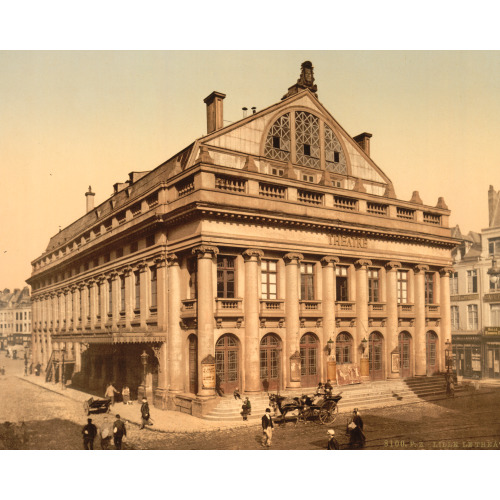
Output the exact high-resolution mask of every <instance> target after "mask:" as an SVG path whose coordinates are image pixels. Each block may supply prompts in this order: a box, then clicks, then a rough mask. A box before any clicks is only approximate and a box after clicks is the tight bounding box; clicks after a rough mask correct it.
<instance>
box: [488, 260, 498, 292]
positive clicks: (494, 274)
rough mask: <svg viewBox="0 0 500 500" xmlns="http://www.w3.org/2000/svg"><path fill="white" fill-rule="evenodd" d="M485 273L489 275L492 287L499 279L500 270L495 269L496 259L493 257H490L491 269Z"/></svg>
mask: <svg viewBox="0 0 500 500" xmlns="http://www.w3.org/2000/svg"><path fill="white" fill-rule="evenodd" d="M486 273H487V274H489V275H490V282H491V283H492V284H493V285H496V283H497V282H498V279H499V277H500V269H499V268H498V267H497V259H495V256H494V255H492V257H491V267H490V268H489V269H488V271H486Z"/></svg>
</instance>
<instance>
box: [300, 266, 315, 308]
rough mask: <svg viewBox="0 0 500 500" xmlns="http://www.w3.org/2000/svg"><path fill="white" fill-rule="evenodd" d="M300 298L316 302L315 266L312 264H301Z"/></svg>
mask: <svg viewBox="0 0 500 500" xmlns="http://www.w3.org/2000/svg"><path fill="white" fill-rule="evenodd" d="M300 298H301V300H314V264H312V263H310V262H304V263H302V264H300Z"/></svg>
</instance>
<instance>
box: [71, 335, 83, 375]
mask: <svg viewBox="0 0 500 500" xmlns="http://www.w3.org/2000/svg"><path fill="white" fill-rule="evenodd" d="M73 346H74V350H75V373H78V372H81V371H82V346H81V344H80V342H74V343H73Z"/></svg>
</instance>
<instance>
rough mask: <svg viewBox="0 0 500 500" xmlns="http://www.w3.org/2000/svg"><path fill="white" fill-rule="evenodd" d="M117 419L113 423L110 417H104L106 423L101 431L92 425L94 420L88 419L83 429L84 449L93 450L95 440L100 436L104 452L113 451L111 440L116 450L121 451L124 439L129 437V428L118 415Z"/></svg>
mask: <svg viewBox="0 0 500 500" xmlns="http://www.w3.org/2000/svg"><path fill="white" fill-rule="evenodd" d="M115 418H116V420H115V421H114V423H111V422H110V420H109V419H108V417H104V421H103V423H102V425H101V427H100V428H99V429H97V427H96V426H95V425H94V424H93V423H92V419H91V418H88V419H87V425H85V426H84V427H83V429H82V435H83V449H84V450H93V449H94V440H95V438H96V437H97V436H98V435H99V437H100V440H101V443H100V444H101V449H102V450H109V449H111V440H113V443H114V445H115V449H116V450H121V449H122V441H123V438H124V436H126V435H127V428H126V427H125V422H123V420H122V419H121V417H120V415H118V414H117V415H116V417H115Z"/></svg>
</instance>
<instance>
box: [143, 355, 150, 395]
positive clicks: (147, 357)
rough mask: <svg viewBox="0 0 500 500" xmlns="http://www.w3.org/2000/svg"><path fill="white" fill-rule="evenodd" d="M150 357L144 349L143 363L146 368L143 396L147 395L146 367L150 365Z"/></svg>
mask: <svg viewBox="0 0 500 500" xmlns="http://www.w3.org/2000/svg"><path fill="white" fill-rule="evenodd" d="M148 359H149V355H148V353H147V352H146V351H142V354H141V363H142V366H143V368H144V380H143V385H144V394H143V396H142V397H144V398H145V397H146V367H147V366H148Z"/></svg>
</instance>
